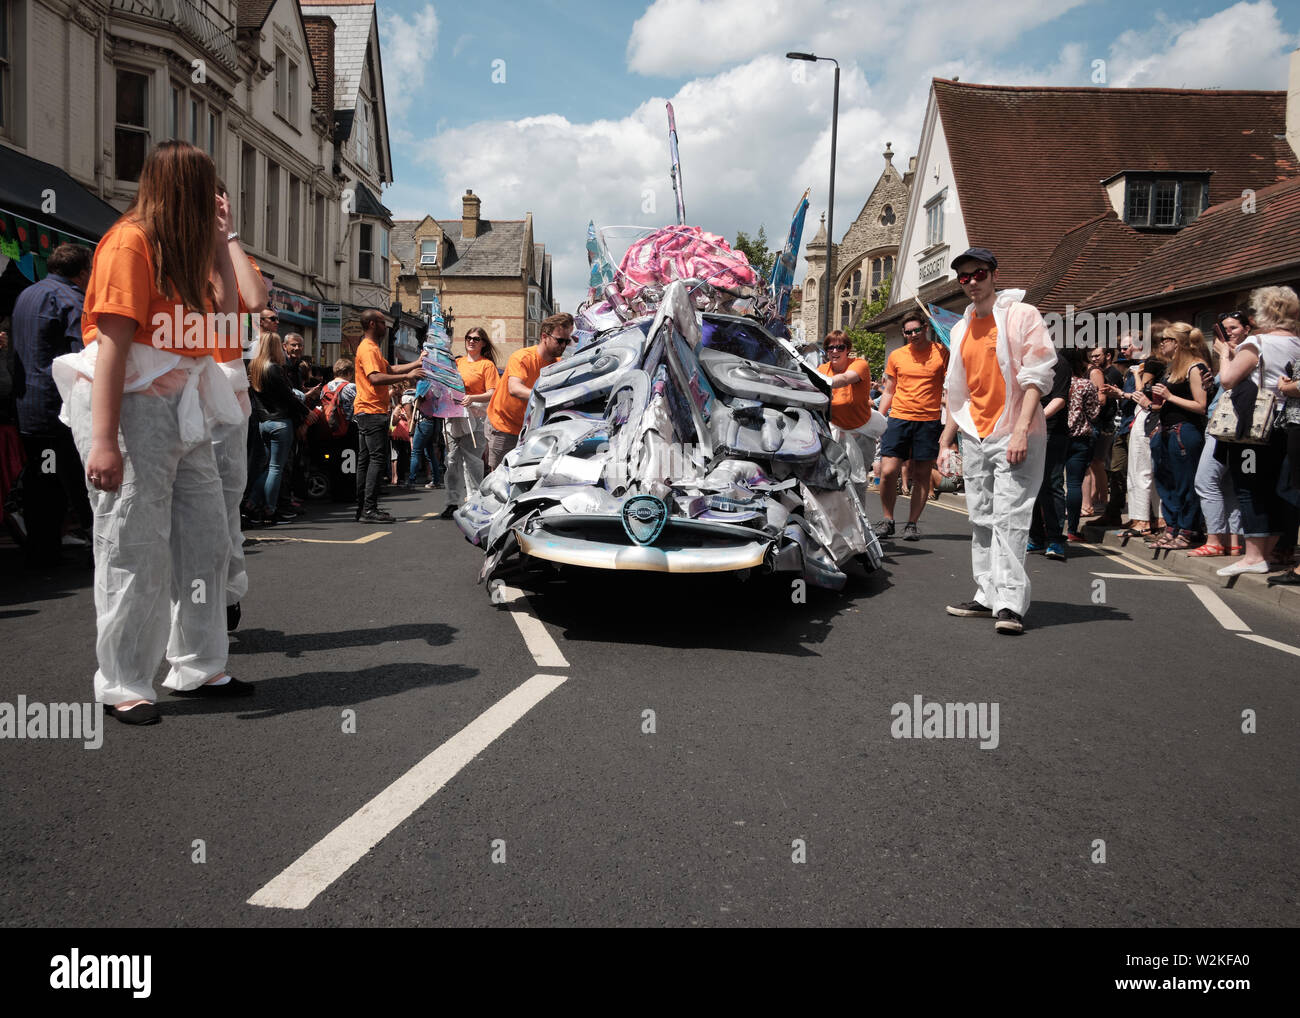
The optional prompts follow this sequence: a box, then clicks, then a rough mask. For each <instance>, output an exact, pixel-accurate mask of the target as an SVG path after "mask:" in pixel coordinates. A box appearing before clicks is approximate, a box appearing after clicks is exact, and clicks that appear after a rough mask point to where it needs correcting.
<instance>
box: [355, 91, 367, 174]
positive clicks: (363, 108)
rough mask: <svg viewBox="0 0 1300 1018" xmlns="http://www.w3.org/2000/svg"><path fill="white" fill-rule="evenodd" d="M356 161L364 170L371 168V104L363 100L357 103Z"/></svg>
mask: <svg viewBox="0 0 1300 1018" xmlns="http://www.w3.org/2000/svg"><path fill="white" fill-rule="evenodd" d="M356 139H357V144H356V149H355V152H356V159H357V164H358V165H359V166H361V167H362V168H363V169H369V168H370V104H369V103H368V102H366V101H365V100H364V99H362V100H361V101H360V102H358V103H357V123H356Z"/></svg>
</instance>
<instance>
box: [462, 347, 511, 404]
mask: <svg viewBox="0 0 1300 1018" xmlns="http://www.w3.org/2000/svg"><path fill="white" fill-rule="evenodd" d="M456 370H457V371H459V372H460V377H461V379H462V380H463V381H464V383H465V391H466V392H467V393H468V394H469V395H471V396H481V395H482V394H483V393H485V392H487V391H488V390H489V389H495V388H496V385H497V380H498V379H499V378H500V377H501V376H500V374H499V373H498V371H497V366H496V365H495V364H493V363H492V362H491V361H490V360H488V359H487V358H486V357H480V358H479V359H478V360H476V361H472V360H470V359H469V358H468V357H457V358H456Z"/></svg>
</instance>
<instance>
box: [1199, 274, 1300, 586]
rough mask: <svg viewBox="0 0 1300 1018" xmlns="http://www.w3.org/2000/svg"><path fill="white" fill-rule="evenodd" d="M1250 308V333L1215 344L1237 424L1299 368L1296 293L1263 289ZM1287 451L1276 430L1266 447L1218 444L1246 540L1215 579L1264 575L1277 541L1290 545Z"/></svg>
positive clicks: (1292, 520)
mask: <svg viewBox="0 0 1300 1018" xmlns="http://www.w3.org/2000/svg"><path fill="white" fill-rule="evenodd" d="M1250 306H1251V309H1252V311H1251V319H1252V324H1253V325H1254V333H1253V334H1252V335H1249V336H1247V337H1246V338H1245V339H1243V340H1242V341H1241V342H1240V343H1238V344H1237V349H1236V350H1233V349H1231V348H1230V347H1229V346H1228V344H1226V343H1224V342H1223V341H1222V340H1219V341H1217V342H1216V343H1215V344H1214V349H1215V352H1216V353H1218V355H1219V377H1220V379H1221V380H1222V382H1223V387H1224V389H1226V390H1227V392H1226V393H1225V394H1224V397H1223V398H1224V399H1231V400H1233V404H1234V408H1235V409H1236V411H1237V418H1238V420H1241V419H1242V417H1243V416H1245V417H1250V416H1251V414H1252V412H1253V409H1254V406H1255V393H1256V391H1257V390H1259V389H1262V390H1263V391H1266V392H1272V393H1274V394H1276V395H1279V396H1281V397H1285V396H1286V394H1287V393H1286V392H1285V391H1283V390H1282V389H1281V387H1280V385H1279V383H1280V382H1281V381H1282V379H1283V378H1286V377H1287V376H1288V368H1289V367H1292V366H1294V365H1295V364H1296V363H1297V362H1300V298H1297V297H1296V292H1295V291H1294V290H1292V289H1291V288H1290V287H1289V286H1265V287H1262V288H1261V289H1258V290H1255V291H1254V292H1253V293H1251V295H1250ZM1288 389H1289V387H1288ZM1238 390H1240V391H1238ZM1286 447H1287V433H1286V430H1285V429H1284V428H1277V427H1275V428H1273V431H1272V435H1271V437H1270V440H1269V442H1268V443H1267V444H1265V445H1246V444H1244V443H1240V442H1220V443H1219V446H1218V449H1217V450H1216V452H1215V455H1216V456H1217V457H1218V458H1219V462H1221V463H1226V465H1227V467H1228V470H1229V472H1230V473H1231V474H1232V484H1233V487H1235V488H1236V489H1237V502H1238V504H1239V505H1240V507H1241V529H1242V532H1243V534H1244V535H1245V538H1246V554H1245V555H1243V556H1242V558H1241V559H1240V560H1239V561H1237V562H1233V563H1232V564H1231V565H1227V566H1224V567H1223V568H1222V569H1220V570H1219V575H1220V576H1235V575H1236V574H1237V573H1267V572H1268V571H1269V565H1270V563H1269V559H1270V556H1272V554H1273V553H1274V551H1275V549H1276V548H1277V545H1278V543H1279V539H1282V538H1284V537H1285V538H1286V539H1287V540H1288V541H1294V539H1295V534H1296V509H1295V506H1294V505H1292V504H1291V503H1290V502H1289V501H1288V500H1287V499H1286V498H1284V497H1283V496H1282V495H1280V494H1279V493H1278V490H1277V489H1278V482H1279V480H1280V479H1281V474H1282V463H1283V460H1284V459H1285V458H1286Z"/></svg>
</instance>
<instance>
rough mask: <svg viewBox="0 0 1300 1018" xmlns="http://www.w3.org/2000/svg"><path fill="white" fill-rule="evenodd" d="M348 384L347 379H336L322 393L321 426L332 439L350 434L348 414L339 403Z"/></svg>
mask: <svg viewBox="0 0 1300 1018" xmlns="http://www.w3.org/2000/svg"><path fill="white" fill-rule="evenodd" d="M347 384H348V381H347V379H346V378H334V379H331V380H330V381H329V383H328V384H327V385H326V386H325V388H323V389H321V392H320V409H321V424H322V426H323V427H324V428H325V429H326V431H327V432H328V433H329V436H330V437H331V438H342V437H343V436H344V435H346V434H347V433H348V414H347V411H345V410H344V409H343V406H342V405H341V404H340V403H339V394H340V393H342V392H343V388H344V386H346V385H347Z"/></svg>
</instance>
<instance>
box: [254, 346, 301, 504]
mask: <svg viewBox="0 0 1300 1018" xmlns="http://www.w3.org/2000/svg"><path fill="white" fill-rule="evenodd" d="M284 365H285V355H284V344H283V343H282V342H281V340H280V334H279V333H278V332H264V333H262V336H261V339H260V341H259V342H258V346H257V353H256V354H255V355H254V357H253V360H252V363H251V364H249V366H248V381H249V384H250V385H251V386H252V388H253V391H254V392H256V393H257V401H258V404H259V405H260V406H261V408H262V415H263V420H262V423H261V424H260V425H259V427H260V429H261V433H262V440H263V441H264V442H265V443H266V450H267V462H266V464H265V465H264V466H263V467H262V470H261V472H260V473H259V475H258V477H257V479H256V480H255V481H254V482H253V488H252V494H251V497H250V499H249V501H250V503H251V504H250V508H249V514H248V515H249V520H250V522H252V523H254V524H258V523H261V524H274V523H282V522H284V518H282V517H281V516H280V515H279V514H278V513H277V512H276V506H278V505H279V504H280V485H281V483H282V482H283V480H284V475H285V468H286V466H287V465H288V463H289V454H290V452H291V451H292V450H293V436H294V432H295V430H296V431H297V433H298V438H299V439H302V438H304V437H305V436H306V434H307V414H308V412H309V411H308V410H307V406H306V404H305V403H303V401H302V400H300V399H299V398H298V397H297V395H295V393H294V391H293V386H291V385H290V384H289V379H288V376H287V375H286V374H285V370H284Z"/></svg>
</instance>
